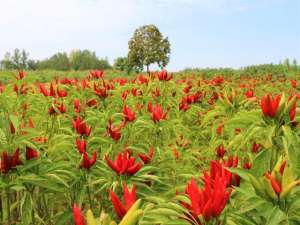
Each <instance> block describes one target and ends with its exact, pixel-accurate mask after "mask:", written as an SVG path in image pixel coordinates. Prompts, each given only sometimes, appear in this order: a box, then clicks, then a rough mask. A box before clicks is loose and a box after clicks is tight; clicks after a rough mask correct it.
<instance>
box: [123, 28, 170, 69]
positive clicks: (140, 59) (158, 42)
mask: <svg viewBox="0 0 300 225" xmlns="http://www.w3.org/2000/svg"><path fill="white" fill-rule="evenodd" d="M128 46H129V52H128V60H129V63H130V64H131V65H133V66H136V67H138V68H140V69H141V70H142V69H143V67H144V66H146V67H147V72H149V65H151V64H153V63H157V65H158V66H159V67H160V68H163V67H165V66H166V65H167V64H168V62H169V59H170V43H169V40H168V38H164V37H163V36H162V34H161V33H160V31H159V30H158V28H157V27H156V26H154V25H145V26H142V27H140V28H138V29H136V30H135V32H134V34H133V37H132V38H131V39H130V41H129V43H128Z"/></svg>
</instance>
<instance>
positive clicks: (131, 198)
mask: <svg viewBox="0 0 300 225" xmlns="http://www.w3.org/2000/svg"><path fill="white" fill-rule="evenodd" d="M110 198H111V202H112V204H113V206H114V209H115V212H116V214H117V216H118V217H119V219H122V218H123V217H124V216H125V214H126V213H127V212H128V210H129V209H130V207H131V206H132V205H133V204H134V203H135V201H136V186H135V185H133V186H132V189H131V192H130V191H129V190H128V188H127V186H126V183H125V182H123V199H124V203H123V202H121V200H120V199H119V197H118V196H117V195H116V194H115V193H114V192H113V191H110Z"/></svg>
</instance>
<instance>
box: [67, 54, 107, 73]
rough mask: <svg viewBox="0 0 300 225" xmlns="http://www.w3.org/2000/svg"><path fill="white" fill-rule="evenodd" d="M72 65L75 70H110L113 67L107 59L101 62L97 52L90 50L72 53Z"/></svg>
mask: <svg viewBox="0 0 300 225" xmlns="http://www.w3.org/2000/svg"><path fill="white" fill-rule="evenodd" d="M70 63H71V66H72V68H73V69H74V70H88V69H108V68H110V67H111V66H110V65H109V63H108V60H107V59H101V60H99V59H98V58H97V56H96V54H95V52H91V51H89V50H74V51H72V52H71V53H70Z"/></svg>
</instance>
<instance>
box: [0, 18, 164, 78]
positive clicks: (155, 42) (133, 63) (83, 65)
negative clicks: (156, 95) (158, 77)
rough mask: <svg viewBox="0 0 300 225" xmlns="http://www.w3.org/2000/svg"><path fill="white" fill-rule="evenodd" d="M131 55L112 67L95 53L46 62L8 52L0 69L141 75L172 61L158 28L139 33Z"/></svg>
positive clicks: (56, 57)
mask: <svg viewBox="0 0 300 225" xmlns="http://www.w3.org/2000/svg"><path fill="white" fill-rule="evenodd" d="M128 49H129V51H128V54H127V56H125V57H118V58H116V59H115V61H114V64H113V65H110V63H109V62H108V59H107V58H100V59H99V58H98V57H97V56H96V54H95V52H92V51H89V50H74V51H72V52H71V53H70V54H67V53H65V52H58V53H56V54H54V55H53V56H51V57H50V58H47V59H44V60H32V59H29V53H28V52H26V51H25V50H19V49H15V50H14V51H13V52H12V53H9V52H7V53H6V54H5V56H4V59H3V60H1V61H0V68H1V69H4V70H12V69H15V70H16V69H17V70H21V69H23V70H24V69H26V70H44V69H51V70H71V69H73V70H90V69H101V70H105V69H111V68H115V69H117V70H121V71H126V72H127V73H130V72H131V71H135V72H140V71H143V70H144V69H146V70H147V72H149V66H150V65H151V64H157V65H158V66H159V67H160V68H161V69H163V68H164V67H165V66H166V65H167V64H168V63H169V59H170V43H169V41H168V38H167V37H163V35H162V34H161V33H160V31H159V29H158V28H157V27H156V26H155V25H152V24H150V25H145V26H141V27H139V28H138V29H136V30H135V32H134V34H133V36H132V38H131V39H130V40H129V42H128Z"/></svg>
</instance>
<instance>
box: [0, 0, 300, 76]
mask: <svg viewBox="0 0 300 225" xmlns="http://www.w3.org/2000/svg"><path fill="white" fill-rule="evenodd" d="M146 24H154V25H156V26H157V27H158V28H159V30H160V31H161V33H162V34H163V35H164V36H167V37H168V38H169V41H170V44H171V56H170V63H169V64H168V66H167V68H166V69H168V70H171V71H176V70H180V69H184V68H187V67H191V68H195V67H201V68H203V67H234V68H239V67H243V66H246V65H251V64H263V63H278V62H280V61H283V60H284V59H285V58H287V57H288V58H290V59H293V58H295V59H296V60H297V61H298V62H299V63H300V0H0V58H3V55H4V54H5V52H8V51H10V52H11V51H13V49H15V48H19V49H25V50H26V51H28V52H29V57H30V58H32V59H45V58H47V57H50V56H51V55H53V54H55V53H56V52H62V51H63V52H68V53H69V52H70V51H71V50H73V49H89V50H92V51H95V52H96V55H97V56H98V57H100V58H104V57H108V59H109V61H110V62H111V63H113V60H114V59H115V58H116V57H119V56H126V55H127V52H128V40H129V39H130V38H131V37H132V35H133V33H134V31H135V29H136V28H138V27H139V26H142V25H146ZM152 68H155V67H152Z"/></svg>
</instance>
